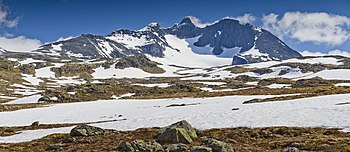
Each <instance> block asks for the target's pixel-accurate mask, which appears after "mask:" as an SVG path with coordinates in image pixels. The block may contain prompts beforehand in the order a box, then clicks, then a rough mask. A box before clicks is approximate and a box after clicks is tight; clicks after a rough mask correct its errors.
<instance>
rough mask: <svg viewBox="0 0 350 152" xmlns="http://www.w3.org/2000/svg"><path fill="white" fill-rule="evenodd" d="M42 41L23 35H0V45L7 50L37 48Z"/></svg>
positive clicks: (23, 50) (22, 50)
mask: <svg viewBox="0 0 350 152" xmlns="http://www.w3.org/2000/svg"><path fill="white" fill-rule="evenodd" d="M41 45H42V43H41V42H40V41H39V40H37V39H30V38H27V37H25V36H17V37H11V38H8V37H0V47H2V48H4V49H5V50H8V51H14V52H28V51H31V50H34V49H37V48H39V46H41Z"/></svg>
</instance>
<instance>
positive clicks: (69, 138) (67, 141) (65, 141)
mask: <svg viewBox="0 0 350 152" xmlns="http://www.w3.org/2000/svg"><path fill="white" fill-rule="evenodd" d="M75 140H76V139H75V138H74V137H70V136H68V137H66V138H64V139H63V140H62V142H63V143H71V142H74V141H75Z"/></svg>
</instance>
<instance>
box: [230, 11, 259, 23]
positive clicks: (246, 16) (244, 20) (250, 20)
mask: <svg viewBox="0 0 350 152" xmlns="http://www.w3.org/2000/svg"><path fill="white" fill-rule="evenodd" d="M233 19H235V20H238V21H239V23H241V24H246V23H250V24H252V23H253V22H255V20H256V17H255V16H253V15H252V14H250V13H246V14H244V15H243V16H237V17H235V18H233Z"/></svg>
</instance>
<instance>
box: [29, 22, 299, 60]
mask: <svg viewBox="0 0 350 152" xmlns="http://www.w3.org/2000/svg"><path fill="white" fill-rule="evenodd" d="M168 35H171V36H175V37H177V38H178V39H180V40H185V41H186V42H188V46H189V47H190V48H191V49H192V52H194V53H195V54H199V55H211V56H215V57H217V58H218V60H220V58H232V64H246V63H256V62H262V61H271V60H285V59H289V58H295V57H300V56H301V55H300V54H299V53H298V52H296V51H294V50H293V49H291V48H290V47H288V46H287V45H286V44H285V43H284V42H282V41H281V40H280V39H278V38H277V37H276V36H274V35H273V34H271V33H270V32H268V31H266V30H264V29H261V28H258V27H255V26H253V25H250V24H244V25H242V24H240V23H239V22H238V21H237V20H233V19H222V20H219V21H217V22H215V23H213V24H210V25H203V24H198V22H196V21H195V18H193V17H185V18H184V19H183V20H182V21H181V22H179V23H177V24H175V25H174V26H172V27H170V28H161V27H160V25H159V24H158V23H150V24H149V25H147V26H146V27H144V28H142V29H140V30H128V29H121V30H117V31H114V32H112V33H111V34H108V35H106V36H100V35H91V34H83V35H80V36H77V37H74V38H71V39H67V40H63V41H58V42H54V43H50V44H46V45H44V46H41V47H40V48H39V49H38V50H35V51H37V52H42V53H45V54H48V55H51V56H62V57H78V58H119V57H123V56H128V55H136V54H147V55H150V56H152V57H158V58H163V57H165V51H166V50H167V49H171V50H173V51H175V52H180V53H181V52H182V50H181V49H179V48H181V47H183V46H177V45H176V44H174V43H173V45H170V44H169V43H170V42H168V41H167V39H166V36H168ZM203 62H205V61H203Z"/></svg>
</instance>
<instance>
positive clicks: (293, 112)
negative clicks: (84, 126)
mask: <svg viewBox="0 0 350 152" xmlns="http://www.w3.org/2000/svg"><path fill="white" fill-rule="evenodd" d="M266 97H271V96H227V97H214V98H201V99H191V98H183V99H160V100H159V99H157V100H154V99H152V100H109V101H98V102H88V103H68V104H57V105H52V106H48V107H43V108H34V109H26V110H18V111H12V112H2V113H0V117H1V118H2V119H0V124H1V126H25V125H30V124H31V123H32V122H34V121H40V123H44V124H63V123H84V122H96V121H105V120H118V119H124V118H126V119H125V120H123V121H114V122H107V123H99V124H92V125H94V126H98V127H102V128H108V129H117V130H133V129H137V128H144V127H160V126H166V125H168V124H171V123H174V122H177V121H179V120H187V121H189V122H190V123H191V124H192V125H193V126H194V127H195V128H197V129H210V128H227V127H241V126H247V127H271V126H293V127H294V126H299V127H330V128H342V129H349V128H350V126H349V123H350V119H349V118H348V116H349V115H350V108H349V105H336V104H337V103H342V102H346V101H348V99H349V97H350V95H348V94H344V95H330V96H323V97H313V98H306V99H297V100H289V101H280V102H269V103H260V104H242V103H243V102H244V101H246V100H249V99H252V98H266ZM183 103H187V104H191V103H195V105H192V106H182V107H166V106H167V105H171V104H183ZM232 108H239V110H235V111H233V110H232ZM91 109H93V110H91ZM118 115H122V116H123V117H121V118H120V117H118ZM325 118H327V119H325ZM70 129H71V128H62V129H51V130H40V132H41V134H38V133H39V132H38V131H32V132H31V131H25V132H23V133H21V134H19V135H13V136H6V137H0V143H2V142H21V141H23V139H27V140H33V139H37V138H41V137H43V136H46V135H48V134H52V133H60V132H64V133H68V132H69V131H70Z"/></svg>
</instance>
